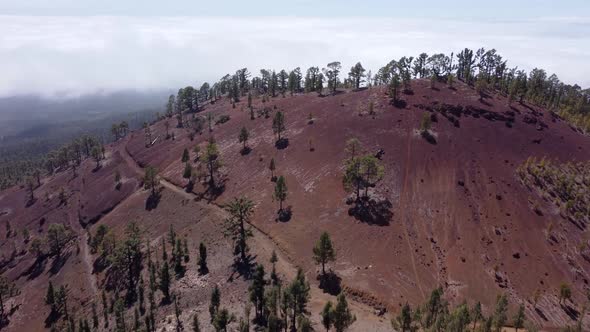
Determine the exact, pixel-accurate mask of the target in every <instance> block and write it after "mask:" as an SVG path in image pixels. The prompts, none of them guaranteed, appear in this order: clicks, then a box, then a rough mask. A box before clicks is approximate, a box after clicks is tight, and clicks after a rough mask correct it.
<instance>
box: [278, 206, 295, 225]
mask: <svg viewBox="0 0 590 332" xmlns="http://www.w3.org/2000/svg"><path fill="white" fill-rule="evenodd" d="M292 216H293V208H292V207H291V205H289V206H287V207H286V208H284V209H282V210H279V211H278V213H277V220H278V221H280V222H288V221H290V220H291V217H292Z"/></svg>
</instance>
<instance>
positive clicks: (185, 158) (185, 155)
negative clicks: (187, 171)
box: [181, 148, 190, 163]
mask: <svg viewBox="0 0 590 332" xmlns="http://www.w3.org/2000/svg"><path fill="white" fill-rule="evenodd" d="M189 159H190V155H189V153H188V149H187V148H184V151H183V152H182V159H181V161H182V162H183V163H186V162H187V161H189Z"/></svg>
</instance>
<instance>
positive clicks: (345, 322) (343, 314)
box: [332, 294, 356, 332]
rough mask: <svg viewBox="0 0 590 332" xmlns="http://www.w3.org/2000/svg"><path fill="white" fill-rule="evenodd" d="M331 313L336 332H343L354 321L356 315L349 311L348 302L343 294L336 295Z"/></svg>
mask: <svg viewBox="0 0 590 332" xmlns="http://www.w3.org/2000/svg"><path fill="white" fill-rule="evenodd" d="M332 315H333V319H334V329H336V332H343V331H344V330H346V329H347V328H348V327H349V326H350V325H352V323H354V322H355V321H356V317H355V316H354V315H353V314H352V313H351V312H350V309H349V308H348V302H346V297H345V296H344V294H340V295H338V300H337V303H336V307H335V308H334V311H333V314H332Z"/></svg>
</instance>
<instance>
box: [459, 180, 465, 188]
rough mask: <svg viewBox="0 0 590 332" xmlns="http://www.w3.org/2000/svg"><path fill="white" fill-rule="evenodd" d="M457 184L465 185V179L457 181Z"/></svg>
mask: <svg viewBox="0 0 590 332" xmlns="http://www.w3.org/2000/svg"><path fill="white" fill-rule="evenodd" d="M457 184H458V185H460V186H461V187H465V182H464V181H463V180H459V181H457Z"/></svg>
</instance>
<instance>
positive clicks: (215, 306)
mask: <svg viewBox="0 0 590 332" xmlns="http://www.w3.org/2000/svg"><path fill="white" fill-rule="evenodd" d="M220 304H221V292H220V291H219V287H217V285H215V288H214V289H213V291H212V292H211V301H210V303H209V315H210V316H211V323H213V321H214V320H215V317H216V316H217V312H218V311H219V305H220Z"/></svg>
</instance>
